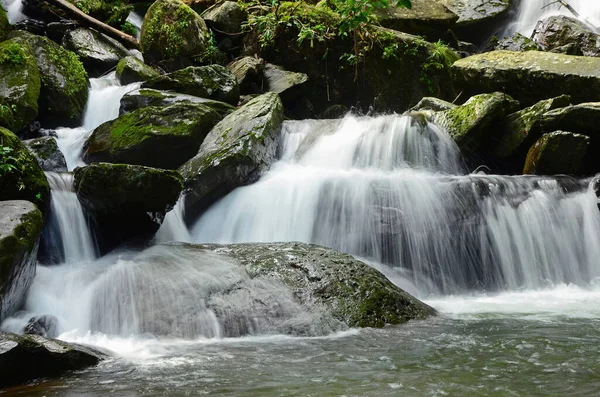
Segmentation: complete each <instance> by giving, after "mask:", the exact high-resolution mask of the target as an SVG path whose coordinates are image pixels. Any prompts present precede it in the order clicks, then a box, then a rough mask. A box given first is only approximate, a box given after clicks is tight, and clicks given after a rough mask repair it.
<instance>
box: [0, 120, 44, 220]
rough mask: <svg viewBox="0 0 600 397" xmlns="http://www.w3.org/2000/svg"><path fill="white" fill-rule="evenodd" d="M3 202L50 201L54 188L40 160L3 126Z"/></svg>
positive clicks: (0, 171)
mask: <svg viewBox="0 0 600 397" xmlns="http://www.w3.org/2000/svg"><path fill="white" fill-rule="evenodd" d="M0 143H1V144H0V200H27V201H31V202H32V203H36V204H38V205H40V207H41V208H42V210H43V208H44V205H45V204H46V203H47V202H49V200H48V199H49V198H50V186H49V185H48V181H47V180H46V176H45V175H44V171H42V168H41V167H40V166H39V164H38V162H37V160H36V159H35V157H34V156H33V154H31V152H30V151H29V150H28V149H27V147H26V146H25V145H23V143H22V142H21V141H20V140H19V138H18V137H17V136H16V135H15V134H13V133H12V132H10V131H8V130H6V129H4V128H1V127H0Z"/></svg>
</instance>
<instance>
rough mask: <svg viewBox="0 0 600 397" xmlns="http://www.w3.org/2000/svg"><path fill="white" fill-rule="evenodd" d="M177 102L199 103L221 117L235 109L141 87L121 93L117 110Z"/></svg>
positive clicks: (205, 100)
mask: <svg viewBox="0 0 600 397" xmlns="http://www.w3.org/2000/svg"><path fill="white" fill-rule="evenodd" d="M178 102H190V103H201V104H203V105H205V106H208V107H210V108H211V109H213V110H214V111H216V112H217V113H219V114H220V115H221V118H223V117H225V116H226V115H228V114H229V113H231V112H233V111H234V110H235V107H233V106H231V105H230V104H228V103H225V102H219V101H215V100H212V99H207V98H200V97H197V96H193V95H187V94H178V93H176V92H169V91H159V90H153V89H150V88H142V89H139V90H134V91H131V92H128V93H127V94H125V95H123V98H121V107H120V109H119V112H120V114H122V115H123V114H125V113H131V112H133V111H135V110H137V109H142V108H145V107H148V106H169V105H173V104H175V103H178Z"/></svg>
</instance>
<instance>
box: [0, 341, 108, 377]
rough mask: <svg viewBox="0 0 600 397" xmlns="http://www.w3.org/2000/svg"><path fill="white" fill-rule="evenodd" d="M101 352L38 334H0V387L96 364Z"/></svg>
mask: <svg viewBox="0 0 600 397" xmlns="http://www.w3.org/2000/svg"><path fill="white" fill-rule="evenodd" d="M105 358H107V355H106V354H105V353H104V352H100V351H98V350H95V349H92V348H90V347H87V346H82V345H78V344H74V343H66V342H63V341H60V340H56V339H48V338H44V337H42V336H39V335H16V334H11V333H6V332H3V333H0V373H1V374H2V375H0V388H5V387H9V386H15V385H19V384H25V383H29V382H32V381H34V380H36V379H39V378H53V377H59V376H61V375H63V374H65V373H67V372H69V371H74V370H81V369H83V368H86V367H89V366H92V365H96V364H98V363H99V362H100V361H101V360H103V359H105Z"/></svg>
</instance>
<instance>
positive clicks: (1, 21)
mask: <svg viewBox="0 0 600 397" xmlns="http://www.w3.org/2000/svg"><path fill="white" fill-rule="evenodd" d="M10 30H11V27H10V23H9V22H8V17H7V16H6V11H4V9H3V8H2V7H0V41H4V40H6V38H7V37H8V34H9V33H10Z"/></svg>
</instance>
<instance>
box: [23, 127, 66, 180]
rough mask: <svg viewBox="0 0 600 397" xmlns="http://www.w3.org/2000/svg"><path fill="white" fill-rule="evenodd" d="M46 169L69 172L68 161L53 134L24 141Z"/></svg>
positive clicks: (43, 168)
mask: <svg viewBox="0 0 600 397" xmlns="http://www.w3.org/2000/svg"><path fill="white" fill-rule="evenodd" d="M23 143H24V144H25V146H27V148H28V149H29V150H30V151H31V153H33V155H34V156H35V159H36V160H37V162H38V164H39V165H40V167H42V170H44V171H52V172H67V171H68V170H67V161H66V160H65V156H63V154H62V152H61V151H60V149H59V148H58V145H57V144H56V139H54V137H51V136H45V137H42V138H36V139H29V140H27V141H23Z"/></svg>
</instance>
